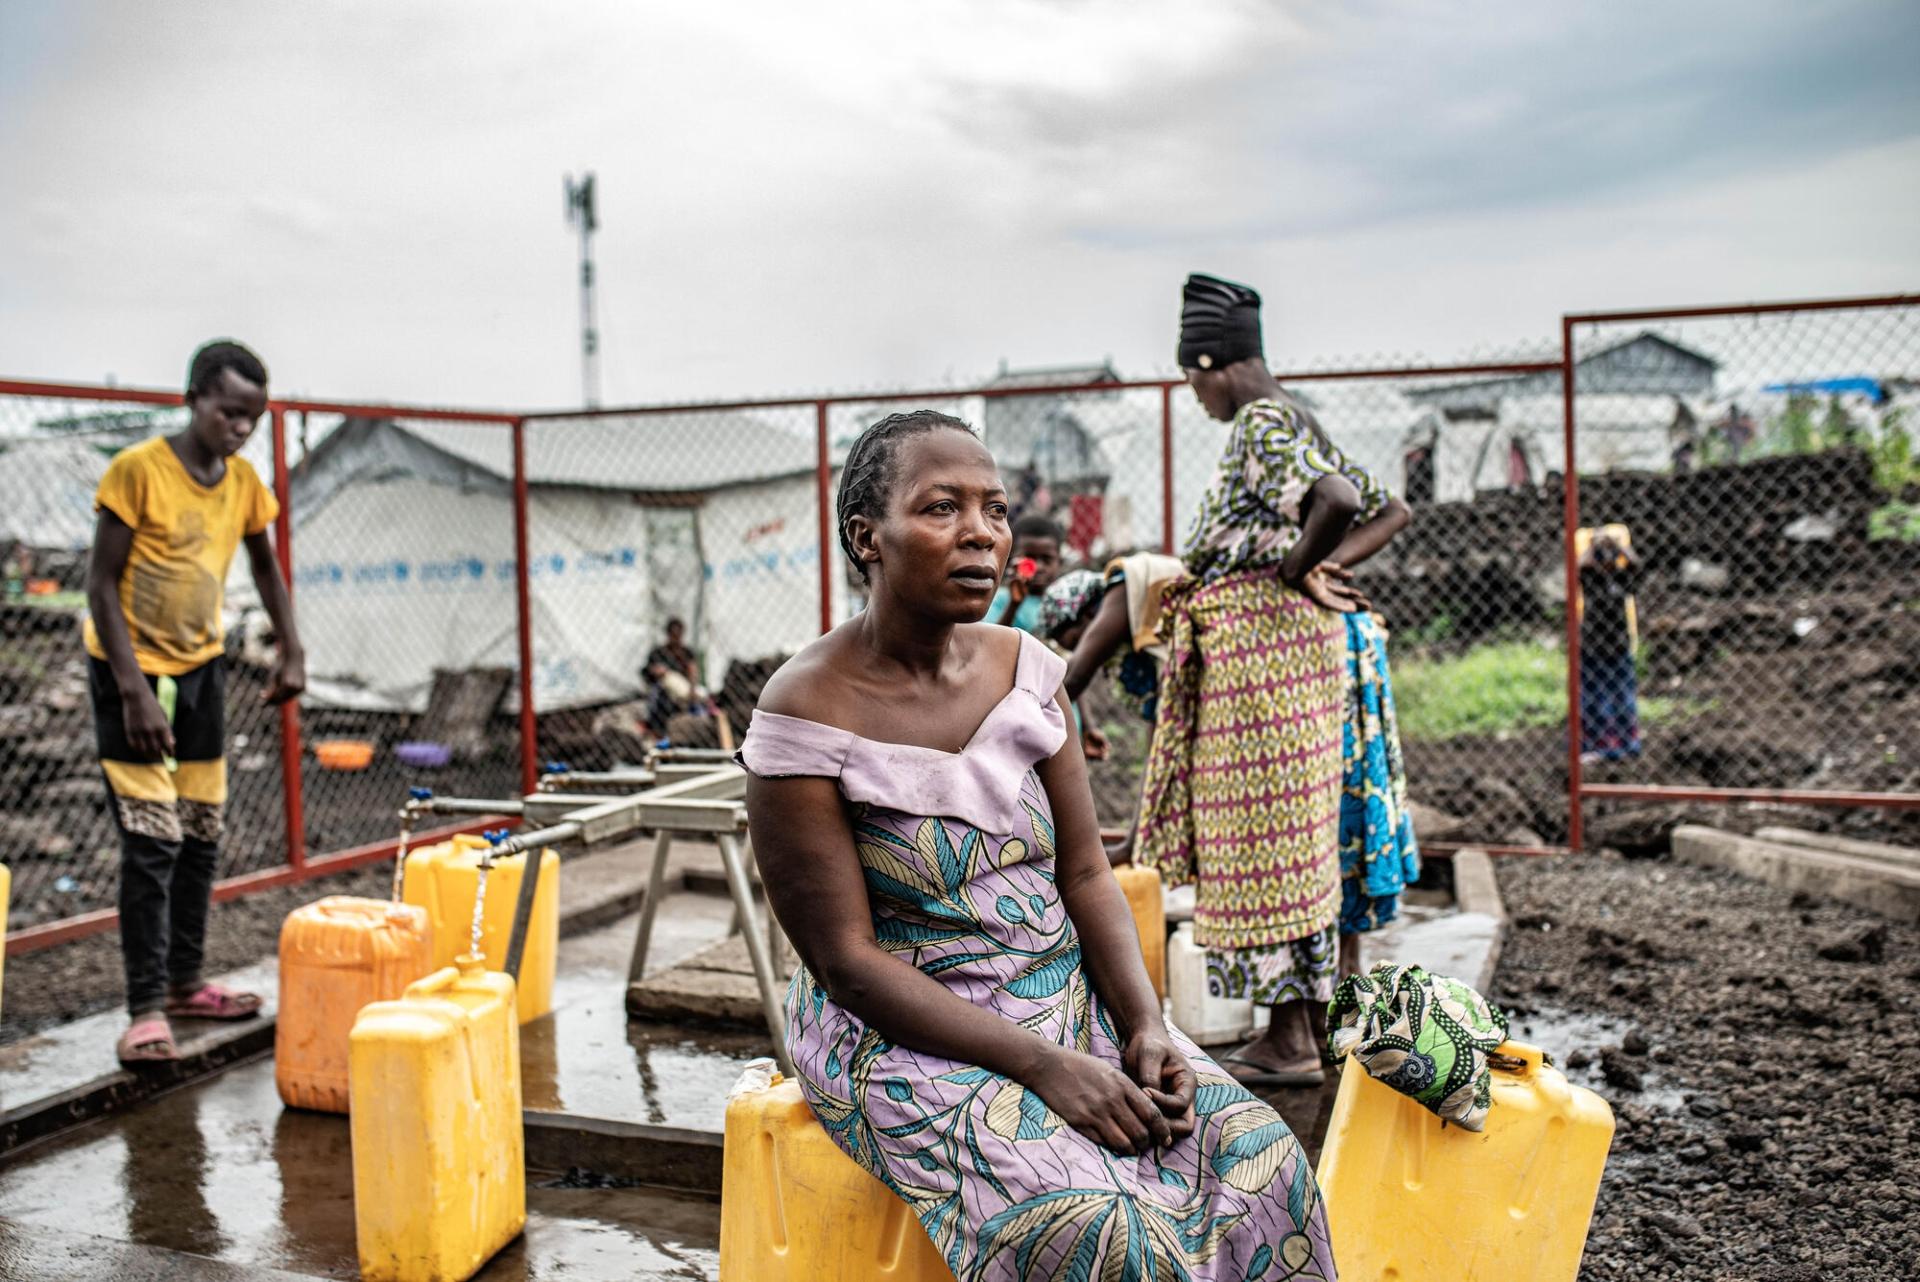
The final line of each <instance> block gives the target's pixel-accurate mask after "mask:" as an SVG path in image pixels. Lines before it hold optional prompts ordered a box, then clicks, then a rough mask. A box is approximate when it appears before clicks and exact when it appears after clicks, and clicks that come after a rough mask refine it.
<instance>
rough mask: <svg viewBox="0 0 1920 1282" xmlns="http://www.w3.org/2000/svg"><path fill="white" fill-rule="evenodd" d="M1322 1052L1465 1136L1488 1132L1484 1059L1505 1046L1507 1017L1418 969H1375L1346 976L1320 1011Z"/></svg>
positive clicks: (1489, 1095) (1452, 982) (1461, 987)
mask: <svg viewBox="0 0 1920 1282" xmlns="http://www.w3.org/2000/svg"><path fill="white" fill-rule="evenodd" d="M1327 1022H1328V1024H1329V1026H1330V1027H1329V1031H1328V1033H1327V1045H1328V1047H1329V1048H1330V1049H1331V1050H1332V1051H1333V1054H1334V1057H1335V1058H1336V1059H1338V1058H1340V1057H1341V1056H1344V1055H1347V1054H1349V1053H1351V1054H1352V1055H1353V1058H1354V1059H1355V1060H1356V1061H1357V1062H1358V1063H1359V1064H1360V1066H1361V1067H1362V1068H1364V1069H1366V1070H1367V1072H1368V1073H1370V1074H1372V1075H1373V1076H1374V1077H1376V1078H1378V1079H1379V1080H1380V1081H1382V1082H1385V1083H1386V1084H1387V1085H1388V1086H1391V1087H1392V1088H1393V1089H1394V1090H1396V1091H1399V1092H1400V1093H1401V1094H1402V1095H1407V1096H1410V1097H1412V1098H1413V1099H1414V1100H1415V1101H1417V1102H1418V1103H1419V1104H1420V1106H1421V1107H1423V1108H1425V1109H1427V1110H1428V1111H1429V1112H1431V1113H1433V1114H1434V1115H1436V1116H1437V1117H1439V1118H1440V1120H1441V1121H1442V1122H1452V1123H1453V1124H1455V1125H1456V1126H1461V1127H1465V1128H1466V1129H1467V1130H1469V1131H1478V1130H1481V1129H1482V1128H1484V1127H1485V1126H1486V1124H1487V1109H1488V1108H1489V1107H1490V1106H1491V1105H1492V1102H1493V1079H1492V1076H1491V1073H1490V1069H1489V1065H1488V1062H1487V1057H1488V1056H1489V1055H1490V1054H1491V1053H1492V1052H1493V1051H1494V1049H1495V1048H1496V1047H1498V1046H1499V1045H1500V1044H1501V1043H1502V1042H1504V1041H1506V1040H1507V1015H1506V1012H1505V1011H1502V1010H1500V1009H1499V1008H1498V1007H1496V1006H1493V1005H1492V1004H1490V1003H1489V1002H1488V1001H1487V999H1486V998H1484V997H1482V996H1481V995H1480V994H1479V993H1477V992H1475V991H1474V990H1473V989H1471V988H1469V987H1468V986H1467V985H1465V984H1463V983H1461V982H1460V981H1459V980H1457V979H1448V978H1447V977H1446V976H1444V975H1429V974H1428V973H1427V972H1426V971H1425V970H1423V969H1421V968H1420V967H1418V966H1395V965H1394V964H1393V963H1391V962H1381V963H1380V964H1379V965H1378V966H1375V967H1374V968H1373V969H1372V970H1371V971H1370V972H1368V973H1367V974H1365V975H1349V976H1347V978H1346V979H1344V980H1342V981H1341V982H1340V987H1339V988H1337V989H1336V990H1334V994H1333V1004H1332V1005H1331V1006H1330V1007H1329V1008H1328V1010H1327Z"/></svg>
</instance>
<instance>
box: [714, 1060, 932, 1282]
mask: <svg viewBox="0 0 1920 1282" xmlns="http://www.w3.org/2000/svg"><path fill="white" fill-rule="evenodd" d="M748 1071H749V1073H751V1072H752V1071H753V1069H752V1067H751V1066H750V1067H749V1069H748ZM720 1282H953V1272H952V1270H950V1269H948V1268H947V1263H946V1261H945V1260H944V1259H942V1258H941V1256H940V1253H939V1252H938V1251H936V1250H934V1247H933V1243H932V1242H930V1241H928V1240H927V1234H926V1231H925V1230H924V1229H922V1228H921V1227H920V1221H919V1220H917V1219H915V1218H914V1216H913V1212H911V1211H910V1210H908V1209H907V1204H906V1203H905V1202H902V1201H901V1200H900V1199H899V1198H898V1197H896V1196H895V1195H894V1193H893V1191H892V1190H891V1189H889V1188H888V1187H887V1186H886V1185H884V1184H882V1183H881V1182H880V1181H879V1180H877V1179H875V1178H874V1177H873V1176H872V1175H870V1174H868V1173H867V1172H866V1171H864V1170H862V1169H860V1166H859V1164H858V1163H856V1162H855V1161H854V1160H853V1159H852V1158H850V1157H848V1156H847V1155H846V1154H845V1153H842V1152H841V1151H840V1150H839V1149H838V1148H835V1147H834V1143H833V1141H832V1140H830V1139H828V1138H827V1132H826V1130H825V1129H824V1128H823V1127H822V1126H821V1125H820V1123H819V1122H817V1121H815V1120H814V1116H813V1111H812V1110H811V1109H809V1108H808V1107H807V1102H806V1100H804V1099H803V1098H801V1095H800V1084H799V1083H798V1082H787V1081H782V1080H781V1078H780V1075H779V1074H778V1073H773V1074H772V1075H771V1078H770V1079H769V1084H768V1085H767V1086H766V1087H765V1088H764V1089H749V1090H742V1089H739V1088H736V1090H735V1093H734V1095H733V1096H732V1097H731V1098H730V1099H729V1100H728V1101H727V1126H726V1152H725V1156H724V1158H723V1166H722V1171H721V1177H720Z"/></svg>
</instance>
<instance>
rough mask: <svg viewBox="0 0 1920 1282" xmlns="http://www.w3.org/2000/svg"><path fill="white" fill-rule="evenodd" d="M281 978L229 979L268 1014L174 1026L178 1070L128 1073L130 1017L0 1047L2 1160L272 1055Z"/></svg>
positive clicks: (102, 1018) (266, 974) (247, 974)
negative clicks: (123, 1049)
mask: <svg viewBox="0 0 1920 1282" xmlns="http://www.w3.org/2000/svg"><path fill="white" fill-rule="evenodd" d="M277 974H278V968H277V966H276V965H275V964H274V963H273V962H272V961H266V962H262V963H260V964H259V965H256V966H249V967H247V968H246V969H245V970H239V971H234V972H232V973H231V974H227V975H222V976H221V977H220V981H221V982H222V983H224V984H226V985H227V986H229V987H231V988H237V989H240V990H242V991H246V992H255V993H259V994H260V995H261V996H262V997H263V998H264V999H265V1003H266V1004H265V1007H264V1008H263V1010H262V1013H261V1014H260V1015H259V1016H258V1017H256V1018H253V1019H248V1020H235V1021H219V1020H206V1019H181V1020H175V1021H174V1022H173V1030H174V1037H175V1039H176V1042H177V1044H178V1046H179V1048H180V1056H181V1058H180V1059H179V1060H178V1061H176V1062H175V1063H172V1064H166V1065H154V1066H149V1067H145V1068H142V1069H141V1070H140V1071H138V1072H133V1071H130V1070H128V1069H125V1068H122V1067H121V1065H120V1062H119V1061H118V1060H117V1059H115V1058H114V1053H113V1048H114V1042H115V1040H116V1039H117V1038H118V1037H119V1036H120V1034H121V1032H122V1031H123V1030H124V1029H125V1028H126V1026H127V1017H126V1015H125V1013H124V1012H122V1011H118V1010H113V1011H103V1012H101V1013H100V1014H98V1015H90V1016H88V1017H87V1018H85V1019H79V1020H75V1021H74V1022H72V1023H70V1024H62V1025H61V1026H60V1027H58V1028H50V1029H48V1030H46V1031H45V1032H42V1033H39V1034H36V1035H34V1036H32V1037H27V1038H23V1039H21V1040H20V1041H17V1042H12V1043H10V1044H8V1045H6V1046H0V1155H3V1154H6V1153H9V1152H12V1151H13V1150H15V1149H17V1148H20V1147H21V1146H23V1145H27V1144H32V1143H34V1142H36V1141H39V1140H42V1139H44V1138H46V1137H47V1136H49V1135H53V1134H57V1133H58V1132H60V1131H62V1130H65V1129H67V1128H69V1127H72V1126H75V1125H78V1124H81V1123H84V1122H86V1121H89V1120H91V1119H92V1118H94V1117H98V1116H100V1115H102V1114H103V1113H106V1112H109V1111H112V1110H115V1109H120V1108H126V1107H129V1106H132V1105H134V1104H136V1103H138V1102H139V1101H141V1100H143V1099H147V1098H150V1097H152V1096H156V1095H162V1094H165V1093H166V1092H167V1091H171V1090H176V1089H178V1088H179V1087H180V1086H181V1085H182V1084H184V1083H187V1082H191V1081H196V1080H198V1079H200V1078H202V1077H205V1076H207V1075H209V1074H211V1073H215V1072H219V1071H220V1070H221V1069H223V1068H226V1067H227V1066H229V1065H231V1064H235V1063H240V1062H244V1061H246V1060H249V1059H254V1058H258V1057H259V1056H261V1055H264V1054H268V1053H270V1052H271V1051H272V1049H273V1000H274V992H275V987H276V976H277Z"/></svg>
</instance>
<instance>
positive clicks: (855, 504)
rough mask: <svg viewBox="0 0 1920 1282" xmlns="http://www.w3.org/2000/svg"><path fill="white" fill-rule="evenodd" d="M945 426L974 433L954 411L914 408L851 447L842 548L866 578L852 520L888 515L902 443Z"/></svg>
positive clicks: (843, 482)
mask: <svg viewBox="0 0 1920 1282" xmlns="http://www.w3.org/2000/svg"><path fill="white" fill-rule="evenodd" d="M942 430H951V431H957V432H965V433H966V434H967V435H969V436H972V435H974V431H973V429H972V428H971V427H968V426H967V425H966V424H965V423H964V422H962V421H961V420H959V419H957V418H955V417H954V416H953V415H951V414H942V413H941V412H940V411H939V410H913V411H911V412H909V413H906V414H889V415H887V416H886V417H885V418H883V419H881V420H880V421H879V422H878V423H875V424H874V425H873V426H871V427H869V428H867V430H866V431H864V432H862V433H860V439H859V440H857V441H855V442H854V443H853V449H852V450H850V451H848V453H847V461H846V463H845V464H843V465H842V466H841V469H840V499H839V508H840V550H841V551H842V552H844V553H846V556H847V560H849V561H851V562H853V568H854V569H855V570H858V571H859V572H860V579H861V581H862V582H865V581H866V578H867V565H866V562H864V561H862V560H861V559H860V557H859V555H858V554H857V553H855V551H854V548H853V536H852V535H850V534H849V533H847V522H848V520H849V519H850V518H852V517H855V516H864V517H866V518H867V519H868V520H869V521H878V520H879V519H880V518H881V517H882V516H884V515H885V514H886V510H887V499H888V497H889V494H890V492H891V490H892V488H893V481H894V472H895V468H894V458H895V456H896V455H897V454H898V453H899V446H900V443H901V442H902V441H904V440H907V439H908V438H909V437H914V436H923V435H925V434H926V433H928V432H937V431H942Z"/></svg>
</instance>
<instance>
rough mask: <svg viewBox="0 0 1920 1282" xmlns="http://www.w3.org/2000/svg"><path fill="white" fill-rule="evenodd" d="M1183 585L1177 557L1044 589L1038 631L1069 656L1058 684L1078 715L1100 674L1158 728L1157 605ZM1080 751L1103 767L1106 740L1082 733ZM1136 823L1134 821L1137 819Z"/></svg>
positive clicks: (1079, 575) (1145, 556)
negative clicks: (1178, 584) (1083, 698)
mask: <svg viewBox="0 0 1920 1282" xmlns="http://www.w3.org/2000/svg"><path fill="white" fill-rule="evenodd" d="M1184 577H1186V567H1185V566H1183V565H1182V564H1181V563H1180V561H1179V559H1178V558H1177V557H1171V556H1161V555H1159V554H1157V553H1153V552H1136V553H1134V554H1133V555H1132V556H1123V557H1116V558H1115V559H1114V560H1112V561H1110V562H1108V564H1107V569H1106V573H1105V574H1104V575H1098V574H1095V573H1094V572H1093V571H1091V570H1069V571H1067V573H1065V574H1063V575H1061V576H1060V577H1059V578H1058V579H1057V580H1055V581H1054V584H1053V586H1052V587H1050V588H1048V589H1047V596H1046V606H1045V609H1044V611H1043V613H1042V617H1041V627H1042V630H1043V635H1044V637H1045V639H1046V640H1048V641H1050V642H1052V643H1053V644H1054V645H1057V646H1059V647H1060V648H1061V649H1063V650H1065V651H1067V652H1068V654H1067V674H1066V677H1065V679H1064V680H1063V681H1062V682H1061V688H1062V689H1063V690H1065V691H1066V693H1067V698H1068V699H1070V700H1072V701H1073V704H1074V710H1075V712H1076V714H1077V713H1078V711H1079V705H1080V697H1081V696H1082V695H1083V694H1084V693H1086V689H1087V687H1088V686H1089V685H1091V684H1092V683H1093V678H1094V675H1095V674H1096V673H1098V672H1101V671H1102V670H1104V671H1106V672H1107V673H1109V675H1110V676H1111V678H1112V682H1113V693H1114V697H1115V698H1117V699H1118V700H1119V701H1120V702H1121V703H1123V704H1125V705H1126V706H1127V707H1128V708H1131V709H1132V710H1133V711H1134V712H1136V713H1138V714H1139V715H1140V719H1141V720H1143V721H1145V722H1146V723H1147V724H1148V725H1152V724H1153V720H1154V712H1155V709H1156V707H1157V705H1158V702H1159V691H1160V661H1161V659H1162V658H1163V657H1165V653H1166V652H1165V649H1164V648H1163V647H1162V646H1161V645H1160V640H1159V627H1160V597H1161V594H1162V593H1164V592H1165V591H1166V589H1167V588H1168V586H1169V585H1171V584H1173V583H1176V582H1178V581H1179V580H1180V579H1182V578H1184ZM1080 737H1081V743H1082V747H1083V749H1084V751H1085V752H1086V755H1087V759H1088V760H1090V761H1099V760H1103V759H1104V758H1105V757H1106V755H1107V740H1106V736H1105V735H1104V734H1102V733H1101V732H1100V731H1099V729H1097V728H1096V727H1093V726H1088V725H1084V724H1083V725H1082V727H1081V731H1080ZM1136 817H1137V816H1136ZM1133 829H1134V824H1133V822H1132V821H1129V823H1128V825H1127V836H1126V838H1125V839H1124V840H1123V841H1121V842H1120V844H1118V845H1116V846H1110V847H1108V849H1107V858H1108V860H1109V862H1111V863H1113V864H1115V865H1119V864H1123V863H1126V862H1127V861H1128V860H1129V859H1130V858H1131V855H1132V851H1133Z"/></svg>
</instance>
